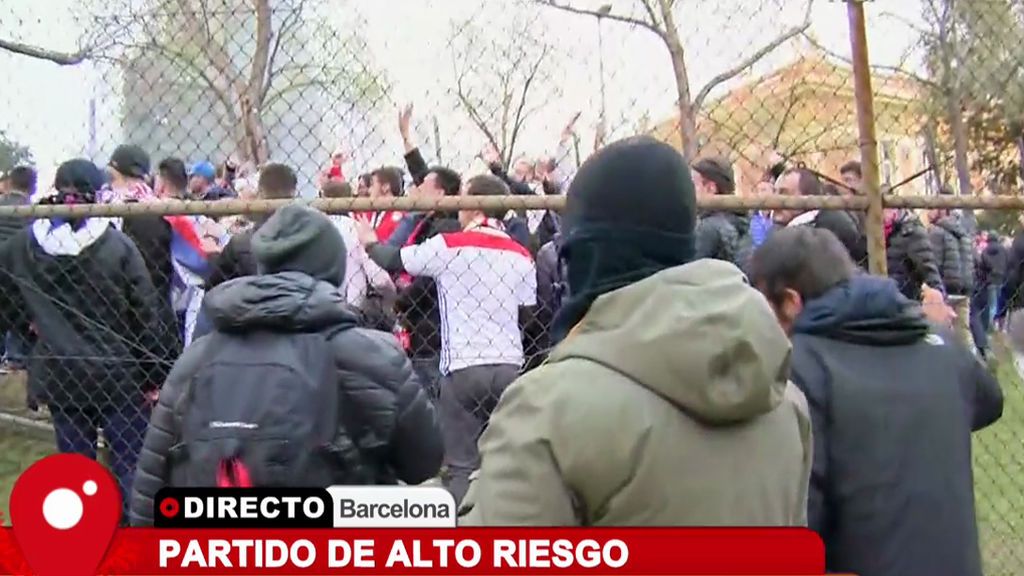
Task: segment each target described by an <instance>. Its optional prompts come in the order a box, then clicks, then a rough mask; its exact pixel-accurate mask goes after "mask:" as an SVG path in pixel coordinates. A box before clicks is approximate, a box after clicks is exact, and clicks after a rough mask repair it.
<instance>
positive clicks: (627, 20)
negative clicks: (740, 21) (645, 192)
mask: <svg viewBox="0 0 1024 576" xmlns="http://www.w3.org/2000/svg"><path fill="white" fill-rule="evenodd" d="M533 1H534V2H535V3H537V4H540V5H543V6H549V7H551V8H555V9H557V10H561V11H563V12H569V13H572V14H583V15H587V16H593V17H595V18H604V19H608V20H612V21H615V22H621V23H624V24H629V25H631V26H634V27H636V28H640V29H642V30H646V31H648V32H650V33H652V34H654V35H655V36H657V37H658V38H659V39H660V40H661V41H662V42H663V43H664V44H665V48H666V49H667V50H668V53H669V56H670V57H671V59H672V72H673V75H674V77H675V83H676V101H677V106H678V107H679V135H680V137H681V139H682V145H683V152H684V153H685V154H686V155H687V157H690V158H693V157H696V155H697V153H698V151H699V150H698V148H699V145H698V141H697V116H698V114H700V111H701V108H702V107H703V105H704V102H705V101H706V100H707V98H708V96H709V95H710V94H711V93H712V92H713V91H714V90H715V88H717V87H718V86H720V85H722V84H723V83H725V82H728V81H729V80H732V79H733V78H735V77H736V76H738V75H740V74H741V73H743V72H744V71H746V70H747V69H749V68H750V67H751V66H754V65H755V64H757V63H758V62H759V61H760V60H761V59H762V58H764V57H765V56H767V55H769V54H771V53H772V52H773V51H774V50H775V49H777V48H778V47H780V46H782V45H783V44H785V43H786V42H788V41H789V40H791V39H793V38H795V37H797V36H799V35H800V34H802V33H803V32H805V31H806V30H807V29H808V28H810V25H811V7H812V5H813V2H814V0H807V7H806V10H805V11H804V18H803V20H802V21H801V22H800V23H799V24H797V25H796V26H793V27H792V28H789V29H788V30H785V31H784V32H782V34H779V35H778V36H776V37H775V38H774V39H773V40H771V41H769V42H767V43H765V44H764V45H763V46H761V47H760V48H758V49H757V50H755V51H753V52H751V53H750V55H748V56H747V57H745V58H743V59H741V60H740V61H739V62H736V63H735V64H734V65H733V66H731V67H729V68H728V69H726V70H723V71H722V72H720V73H719V74H717V75H715V76H714V77H713V78H711V80H709V81H708V82H707V83H706V84H705V85H704V86H702V87H701V88H700V89H699V90H697V91H696V92H693V90H692V87H691V85H690V76H689V69H688V63H687V59H686V49H685V47H684V46H683V42H682V40H681V37H680V34H679V28H678V26H677V24H676V18H675V13H674V9H675V6H676V3H677V1H676V0H639V2H640V5H641V7H642V8H643V15H642V16H639V17H637V16H627V15H623V14H617V13H614V12H604V11H601V10H593V9H589V8H578V7H575V6H571V5H568V4H562V3H559V2H558V0H533Z"/></svg>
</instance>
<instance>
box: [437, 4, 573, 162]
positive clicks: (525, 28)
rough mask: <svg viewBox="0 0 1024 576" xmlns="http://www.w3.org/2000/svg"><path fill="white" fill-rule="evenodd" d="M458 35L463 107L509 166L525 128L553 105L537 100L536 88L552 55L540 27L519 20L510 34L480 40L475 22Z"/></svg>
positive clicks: (455, 53)
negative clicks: (547, 106) (539, 112)
mask: <svg viewBox="0 0 1024 576" xmlns="http://www.w3.org/2000/svg"><path fill="white" fill-rule="evenodd" d="M453 30H454V31H453V35H452V37H453V41H452V67H453V69H454V73H455V95H456V98H457V99H458V104H459V107H460V108H461V109H462V110H463V111H464V112H465V113H466V116H468V117H469V120H470V121H471V122H472V123H473V125H474V126H475V127H476V128H477V129H478V130H480V132H481V133H482V134H483V136H484V138H486V140H487V143H488V144H489V145H490V146H493V147H494V149H495V150H497V151H498V153H499V155H500V156H501V159H502V161H503V162H504V165H505V166H509V165H510V164H511V163H512V161H513V159H514V158H515V150H516V145H517V143H518V141H519V136H520V135H521V133H522V130H523V127H524V126H525V124H526V123H527V121H528V120H529V119H530V118H531V117H532V116H534V114H536V112H537V111H538V110H540V109H541V108H542V107H543V106H544V105H545V104H547V102H548V101H549V99H548V98H544V97H539V98H538V95H537V93H536V88H537V87H538V85H540V84H544V83H545V82H546V81H547V79H548V75H547V72H546V68H545V67H546V65H547V64H548V60H549V57H550V56H551V55H552V51H553V49H552V47H551V45H550V44H549V43H547V42H546V41H545V38H544V36H545V35H543V34H538V33H536V30H535V23H534V22H531V21H528V20H527V19H523V18H514V19H513V20H512V25H511V27H510V29H509V30H508V31H507V32H505V33H499V34H494V33H493V32H492V33H489V34H481V33H479V30H478V27H477V26H476V25H475V24H474V23H473V22H466V23H462V24H460V25H457V26H455V27H454V28H453Z"/></svg>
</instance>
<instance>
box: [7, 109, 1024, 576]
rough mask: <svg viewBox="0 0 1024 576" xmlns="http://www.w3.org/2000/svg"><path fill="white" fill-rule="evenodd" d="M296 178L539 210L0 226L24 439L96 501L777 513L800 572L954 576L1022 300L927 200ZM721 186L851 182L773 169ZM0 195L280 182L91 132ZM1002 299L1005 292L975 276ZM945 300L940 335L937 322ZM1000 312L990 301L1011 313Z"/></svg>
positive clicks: (289, 189) (55, 198) (640, 181)
mask: <svg viewBox="0 0 1024 576" xmlns="http://www.w3.org/2000/svg"><path fill="white" fill-rule="evenodd" d="M411 117H412V109H411V108H407V109H405V110H402V111H401V113H400V115H399V131H400V133H401V136H402V139H403V143H404V164H405V166H404V170H403V169H402V168H398V167H391V166H385V167H381V168H378V169H375V170H373V171H371V172H369V173H368V174H366V175H360V176H358V177H357V178H356V180H355V181H350V180H349V178H348V176H347V175H346V174H345V170H344V169H343V166H344V163H345V161H346V160H347V158H346V155H345V153H344V151H343V150H338V151H336V152H335V153H334V154H332V156H331V163H330V165H329V166H328V167H327V168H325V169H324V170H323V171H322V173H320V174H319V175H318V183H319V185H320V190H321V195H322V196H323V197H327V198H344V197H349V196H354V195H365V196H369V197H371V198H389V197H397V196H400V195H403V194H409V195H415V196H418V197H424V198H441V197H444V196H455V195H463V196H506V195H510V194H516V195H527V194H530V195H532V194H537V195H543V194H565V195H566V196H567V200H566V202H567V205H566V208H565V210H564V212H563V213H561V214H558V213H555V212H552V211H544V210H539V211H509V210H500V211H492V210H476V209H464V210H459V211H454V212H446V211H442V210H433V211H427V212H422V213H401V212H396V211H391V210H382V211H377V212H370V213H353V214H331V215H327V214H324V213H322V212H320V211H318V210H316V209H313V208H310V207H308V206H307V205H305V204H304V203H300V202H294V203H286V204H285V206H284V207H283V208H280V209H278V210H277V211H276V212H274V213H272V214H266V215H262V216H257V217H231V218H214V217H207V216H153V215H144V214H138V215H131V216H125V217H123V218H101V217H75V218H38V219H35V220H31V221H26V220H22V219H18V218H16V217H14V216H2V217H0V333H2V334H4V335H5V337H6V340H5V346H4V348H5V350H6V352H5V354H6V361H7V366H8V368H9V369H27V375H28V378H27V381H28V389H29V393H28V396H29V398H28V401H29V403H30V404H31V405H32V406H45V407H46V408H48V410H49V412H50V414H51V415H52V417H53V423H54V428H55V430H56V436H57V439H56V440H57V448H58V449H59V450H61V451H64V452H77V453H81V454H86V455H88V456H90V457H95V456H96V445H97V437H98V435H99V431H100V430H102V436H103V438H105V440H106V441H107V443H108V445H109V448H110V453H111V467H112V469H113V472H114V474H115V476H116V477H117V480H118V483H119V486H120V488H121V490H122V493H123V495H124V501H125V511H126V518H127V519H129V520H130V522H131V523H132V524H135V525H147V524H150V523H151V522H152V521H153V514H154V497H155V494H156V493H157V491H158V490H159V489H160V488H162V487H164V486H168V485H174V486H224V487H232V486H233V487H248V486H283V485H296V484H298V485H316V486H320V485H330V484H346V483H347V484H394V483H398V482H403V483H407V484H418V483H422V482H425V481H428V480H430V479H432V478H435V477H441V479H442V481H443V483H444V485H445V486H446V487H447V488H448V489H449V490H450V491H451V493H452V495H453V497H454V498H455V500H456V502H457V503H458V504H459V506H460V508H459V509H460V522H461V523H463V524H467V525H480V524H487V525H578V526H583V525H591V526H600V525H702V526H706V525H777V526H803V525H807V526H810V527H811V528H812V529H814V530H815V531H817V532H818V533H819V534H820V535H821V536H822V538H823V540H824V542H825V545H826V552H827V558H828V567H829V569H830V570H834V571H843V572H855V573H858V574H863V575H866V576H874V575H890V574H891V575H897V574H898V575H913V574H921V575H924V574H928V575H942V574H948V575H951V576H952V575H957V576H971V575H978V576H980V574H981V559H980V552H979V547H978V532H977V526H976V519H975V510H974V491H973V478H972V464H971V462H972V461H971V434H972V432H973V431H976V430H979V429H981V428H984V427H986V426H988V425H990V424H992V423H993V422H995V421H996V420H998V419H999V417H1000V416H1001V413H1002V402H1003V400H1002V392H1001V389H1000V386H999V383H998V382H997V381H996V380H995V379H994V377H993V376H992V375H991V374H990V373H989V371H988V369H987V368H986V366H985V365H984V363H983V362H981V361H980V360H979V356H980V357H984V355H985V354H987V353H988V350H989V347H988V345H987V335H988V333H989V332H990V331H991V330H994V329H995V328H996V325H997V324H998V323H999V319H1000V318H1004V317H1006V316H1007V315H1008V314H1007V312H1005V310H1010V309H1013V308H1015V307H1024V303H1022V302H1019V301H1018V300H1017V299H1016V298H1015V295H1016V293H1017V289H1018V288H1019V287H1020V284H1021V283H1022V282H1024V276H1022V264H1024V236H1021V237H1019V238H1018V239H1015V240H1014V242H1013V244H1012V246H1009V247H1006V246H1004V242H1003V241H1002V240H1001V239H1000V238H999V237H998V236H996V235H995V234H992V233H987V234H983V235H981V236H980V238H981V241H980V242H978V241H976V236H975V235H974V234H973V233H969V232H968V231H967V229H966V228H965V223H964V222H962V221H961V218H960V217H959V216H958V215H957V214H956V213H954V212H952V211H948V210H933V211H931V212H929V213H928V214H927V215H926V216H927V221H928V223H929V224H928V226H926V225H925V224H923V223H922V220H921V219H920V218H918V216H917V215H915V214H914V213H912V212H910V211H906V210H888V211H887V212H886V216H885V232H886V244H887V248H888V268H889V275H890V278H879V277H874V276H870V275H868V274H867V273H866V271H865V270H864V266H865V265H866V256H867V242H866V234H865V231H864V219H863V217H862V215H860V214H857V213H854V212H846V211H842V210H820V211H819V210H810V211H794V210H775V211H773V212H765V211H756V210H755V211H752V212H741V211H736V212H734V211H707V212H702V211H700V210H699V209H698V207H697V199H698V198H699V197H700V196H702V195H721V194H736V193H737V186H736V178H735V176H734V172H733V167H732V166H731V164H730V163H729V162H728V161H727V160H725V159H722V158H715V157H708V158H698V159H695V160H693V161H692V163H691V162H688V161H687V159H685V158H683V156H681V155H680V154H679V153H678V151H677V150H675V149H674V148H672V147H670V146H668V145H667V144H664V143H661V142H659V141H657V140H654V139H652V138H649V137H635V138H629V139H626V140H622V141H619V142H615V143H612V144H609V145H607V146H605V147H603V148H601V149H600V150H598V151H597V152H595V153H594V154H593V155H592V156H591V157H590V158H588V159H587V160H586V161H585V162H584V163H583V164H582V165H581V166H579V167H577V166H576V165H575V163H574V162H572V161H571V159H570V155H569V154H568V144H569V143H570V142H571V137H572V131H573V126H572V123H570V124H569V126H567V127H566V129H565V131H564V132H563V134H562V139H561V142H560V143H559V146H558V151H557V152H556V153H555V154H553V155H552V156H550V157H547V158H543V159H540V160H527V159H522V160H519V161H517V162H515V163H514V164H513V166H511V167H506V166H504V165H503V164H502V162H501V159H500V155H499V154H497V152H496V151H495V150H494V149H493V148H492V149H488V150H486V151H485V152H484V153H483V154H482V157H483V159H484V160H485V161H486V163H487V165H488V168H489V170H488V171H486V172H484V173H480V174H473V175H466V174H461V173H459V172H458V171H456V170H454V169H452V168H451V167H446V166H438V165H428V164H427V162H426V161H425V159H424V157H423V155H422V154H421V153H420V150H419V148H418V147H417V146H416V143H415V142H414V141H413V139H412V137H411V134H410V130H409V126H410V122H411ZM779 160H780V161H779V162H774V165H773V166H771V167H769V168H767V169H766V170H765V174H764V178H763V180H762V181H761V182H759V183H758V185H757V186H756V189H755V190H753V191H751V192H753V193H765V192H768V191H774V192H775V193H778V194H783V195H793V196H796V195H799V196H811V195H824V194H859V193H861V189H862V183H861V171H860V166H859V165H858V164H857V163H855V162H851V163H850V164H847V165H846V166H844V167H843V169H842V171H841V174H840V177H841V180H838V181H835V182H832V181H830V180H827V179H823V177H822V175H820V174H818V173H816V172H813V171H811V170H809V169H807V168H804V167H796V166H787V165H786V164H785V163H784V162H782V161H781V159H779ZM4 186H5V191H4V193H3V195H2V196H0V205H9V204H16V203H28V202H31V201H33V200H32V199H33V198H35V199H36V201H38V202H40V203H43V204H93V203H111V202H113V203H117V202H125V203H130V202H160V201H161V200H162V199H168V198H173V199H183V198H190V199H203V200H208V201H216V200H219V199H223V198H236V197H238V198H259V199H272V200H288V199H294V198H296V195H297V187H298V178H297V175H296V174H295V172H294V171H293V170H292V169H291V168H290V167H288V166H287V165H284V164H276V163H271V164H266V165H263V166H261V167H260V168H259V170H258V171H257V172H256V173H255V174H254V175H253V176H248V175H245V174H239V173H238V168H237V167H235V166H234V165H232V164H231V163H226V164H225V165H222V166H220V167H219V168H218V167H215V166H214V165H212V164H210V163H207V162H200V163H197V164H195V165H192V166H191V167H187V166H186V164H185V162H183V161H182V160H180V159H176V158H167V159H164V160H162V161H160V162H159V163H158V164H157V165H156V167H155V169H153V167H152V166H151V165H150V158H149V156H148V155H147V154H146V152H145V151H143V150H142V149H140V148H138V147H136V146H131V145H125V146H121V147H119V148H118V149H117V150H116V151H115V152H114V153H113V155H112V156H111V158H110V159H109V161H108V162H107V165H106V169H105V170H104V169H101V168H100V167H98V166H96V165H95V164H93V163H92V162H90V161H89V160H85V159H74V160H69V161H67V162H65V163H63V164H61V166H60V167H59V168H58V170H57V172H56V176H55V179H54V182H53V187H52V191H51V192H50V193H46V194H40V193H39V191H38V190H37V183H36V176H35V172H34V171H33V170H32V169H31V168H28V167H20V168H17V169H15V170H13V171H12V172H11V173H10V174H9V175H7V176H6V179H5V183H4ZM1005 295H1009V296H1010V297H1009V298H1007V297H1006V296H1005ZM961 301H969V305H968V306H967V308H966V309H969V310H970V311H971V312H970V314H969V315H970V320H971V328H972V330H971V331H972V333H973V342H974V344H973V346H975V347H976V349H972V345H971V344H969V343H965V342H964V341H963V339H962V338H959V337H957V335H955V334H954V332H953V331H952V327H953V317H954V315H955V313H954V312H953V309H954V308H953V306H951V304H956V303H958V302H961ZM1022 322H1024V320H1022Z"/></svg>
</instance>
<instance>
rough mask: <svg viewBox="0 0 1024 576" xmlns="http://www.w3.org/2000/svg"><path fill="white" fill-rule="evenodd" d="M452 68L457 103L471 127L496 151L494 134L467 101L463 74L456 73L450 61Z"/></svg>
mask: <svg viewBox="0 0 1024 576" xmlns="http://www.w3.org/2000/svg"><path fill="white" fill-rule="evenodd" d="M452 66H453V67H455V68H456V70H455V95H456V96H457V97H458V98H459V103H460V104H462V108H463V109H465V111H466V115H467V116H469V119H470V121H472V122H473V125H474V126H476V127H477V128H478V129H479V130H480V131H481V132H483V134H484V137H486V138H487V141H488V142H489V143H490V144H491V146H494V149H495V150H498V149H499V148H498V141H497V140H496V139H495V138H494V133H493V132H491V129H490V128H488V127H487V122H486V121H485V120H484V119H483V117H482V116H481V115H480V112H479V111H478V110H477V108H476V105H474V104H473V102H472V101H471V100H470V99H469V97H468V96H467V95H466V92H465V90H464V89H463V87H462V82H463V79H464V77H465V72H463V73H460V72H459V71H458V67H457V64H456V63H455V60H453V61H452Z"/></svg>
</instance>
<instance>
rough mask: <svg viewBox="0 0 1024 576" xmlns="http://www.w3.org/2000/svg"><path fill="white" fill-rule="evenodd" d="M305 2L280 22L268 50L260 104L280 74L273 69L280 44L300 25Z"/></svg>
mask: <svg viewBox="0 0 1024 576" xmlns="http://www.w3.org/2000/svg"><path fill="white" fill-rule="evenodd" d="M305 6H306V0H300V1H299V5H298V6H296V7H295V8H292V10H291V12H289V13H288V15H287V16H285V18H284V21H283V22H281V27H280V28H279V29H278V31H277V34H276V35H275V36H274V46H273V48H271V50H270V57H269V58H268V59H267V75H266V78H265V79H264V80H263V91H262V92H261V93H260V103H261V104H262V103H265V102H266V100H267V95H268V94H269V93H270V88H271V86H272V85H273V83H274V79H275V78H276V77H277V75H278V74H280V73H281V71H282V70H283V68H282V69H277V68H276V67H275V62H276V61H277V54H278V51H279V50H280V48H281V42H282V41H283V40H284V38H285V37H286V36H287V35H289V34H290V33H291V32H292V31H293V30H294V29H295V28H296V27H297V26H298V24H299V23H300V21H301V19H302V13H303V11H304V10H305Z"/></svg>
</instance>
